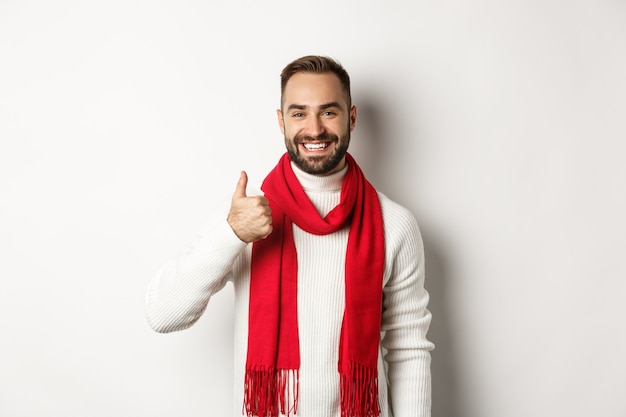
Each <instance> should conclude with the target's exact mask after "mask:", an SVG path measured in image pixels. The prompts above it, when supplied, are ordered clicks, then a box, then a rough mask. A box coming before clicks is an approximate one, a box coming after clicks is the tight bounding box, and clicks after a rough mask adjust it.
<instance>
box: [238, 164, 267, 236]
mask: <svg viewBox="0 0 626 417" xmlns="http://www.w3.org/2000/svg"><path fill="white" fill-rule="evenodd" d="M247 186H248V175H247V174H246V172H245V171H241V176H240V177H239V181H238V182H237V187H235V193H234V194H233V199H232V201H231V203H230V212H229V213H228V224H230V227H231V228H232V229H233V231H234V232H235V234H236V235H237V237H238V238H239V239H241V240H242V241H243V242H246V243H251V242H256V241H257V240H261V239H265V238H266V237H268V236H269V235H270V233H272V216H271V213H272V210H271V209H270V205H269V202H268V201H267V198H265V197H263V196H260V195H257V196H252V197H248V196H247V195H246V187H247Z"/></svg>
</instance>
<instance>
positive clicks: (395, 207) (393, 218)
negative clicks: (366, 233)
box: [378, 191, 417, 225]
mask: <svg viewBox="0 0 626 417" xmlns="http://www.w3.org/2000/svg"><path fill="white" fill-rule="evenodd" d="M378 199H379V200H380V207H381V209H382V213H383V221H384V222H385V223H388V222H394V223H401V224H404V225H408V224H415V225H417V220H416V218H415V216H414V215H413V213H412V212H411V211H410V210H409V209H408V208H406V207H404V206H403V205H401V204H400V203H397V202H395V201H394V200H392V199H390V198H389V197H387V196H386V195H385V194H383V193H381V192H380V191H378Z"/></svg>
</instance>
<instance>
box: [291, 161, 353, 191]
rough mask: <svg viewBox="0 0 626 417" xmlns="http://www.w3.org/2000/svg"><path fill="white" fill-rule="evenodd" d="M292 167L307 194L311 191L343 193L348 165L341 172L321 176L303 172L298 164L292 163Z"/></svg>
mask: <svg viewBox="0 0 626 417" xmlns="http://www.w3.org/2000/svg"><path fill="white" fill-rule="evenodd" d="M291 167H292V168H293V172H294V174H296V178H298V181H300V184H301V185H302V188H303V189H304V191H306V192H310V191H313V192H315V191H318V192H319V191H322V192H337V191H341V186H342V185H343V180H344V178H345V177H346V173H347V172H348V164H347V163H346V166H344V167H343V169H341V171H337V172H335V173H334V174H331V175H326V176H321V175H313V174H309V173H306V172H304V171H302V170H301V169H300V168H298V166H297V165H296V164H294V163H293V162H291Z"/></svg>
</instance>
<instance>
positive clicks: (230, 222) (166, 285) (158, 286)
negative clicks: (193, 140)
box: [145, 172, 272, 333]
mask: <svg viewBox="0 0 626 417" xmlns="http://www.w3.org/2000/svg"><path fill="white" fill-rule="evenodd" d="M247 184H248V177H247V175H246V173H245V172H242V173H241V176H240V177H239V181H238V183H237V186H236V188H235V192H234V193H233V197H232V200H231V206H230V210H229V212H228V215H227V216H226V214H225V213H224V215H221V216H217V217H216V218H215V219H213V220H212V221H211V222H209V223H208V224H207V226H205V228H204V229H203V231H202V232H201V233H200V234H199V236H198V237H197V238H196V240H195V241H194V243H193V244H192V245H190V246H189V247H188V248H187V250H185V252H184V253H183V254H182V255H181V256H180V257H179V258H178V259H175V260H172V261H170V262H168V263H167V264H165V265H164V266H163V267H162V268H161V269H160V270H159V272H158V273H157V274H156V276H155V277H154V278H153V279H152V281H151V282H150V285H149V287H148V291H147V294H146V305H145V310H146V318H147V320H148V323H149V324H150V326H151V327H152V328H153V329H154V330H155V331H157V332H160V333H168V332H173V331H177V330H183V329H186V328H188V327H190V326H192V325H193V324H194V323H195V322H196V321H198V319H199V318H200V316H201V315H202V313H204V311H205V309H206V306H207V303H208V302H209V299H210V298H211V296H212V295H213V294H215V293H216V292H217V291H219V290H220V289H222V288H223V287H224V285H226V282H227V281H228V279H229V277H230V272H231V270H232V267H233V264H234V263H235V260H236V259H237V257H239V256H240V255H241V254H242V252H243V250H244V249H245V247H246V246H247V244H248V243H250V242H253V241H255V240H259V239H263V238H265V237H266V236H267V235H269V233H270V232H271V230H272V226H271V223H272V220H271V216H270V213H271V210H270V208H269V205H268V202H267V199H265V197H263V196H252V197H248V196H247V195H246V187H247Z"/></svg>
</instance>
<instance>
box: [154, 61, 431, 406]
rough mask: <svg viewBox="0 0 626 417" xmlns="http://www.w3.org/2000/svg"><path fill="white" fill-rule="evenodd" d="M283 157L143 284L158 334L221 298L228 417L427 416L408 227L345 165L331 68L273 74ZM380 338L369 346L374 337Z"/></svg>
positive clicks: (417, 280) (343, 125)
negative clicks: (230, 395)
mask: <svg viewBox="0 0 626 417" xmlns="http://www.w3.org/2000/svg"><path fill="white" fill-rule="evenodd" d="M281 92H282V95H281V107H280V109H279V110H277V114H278V124H279V126H280V129H281V132H282V133H283V135H284V137H285V145H286V147H287V153H286V154H285V155H284V156H283V157H282V158H281V159H280V161H279V163H278V165H277V166H276V168H274V169H273V170H272V172H270V174H269V175H268V176H267V178H266V179H265V181H264V183H263V186H262V188H263V192H264V196H259V195H257V196H248V195H247V190H246V188H247V182H248V178H247V175H246V173H245V172H242V173H241V176H240V178H239V182H238V183H237V185H236V187H235V192H234V194H233V197H232V201H231V205H230V210H229V212H228V213H223V214H222V215H221V216H217V217H216V218H215V220H214V221H213V222H212V223H211V224H210V225H209V226H208V227H207V229H206V230H205V231H204V232H203V233H201V235H200V237H199V239H198V240H197V241H196V243H195V244H194V245H192V248H191V250H190V251H189V252H188V253H187V254H185V255H184V256H183V257H181V258H180V259H178V260H175V261H171V262H169V263H168V264H166V265H165V266H164V267H163V268H162V269H161V270H160V271H159V273H158V274H157V275H156V276H155V278H154V279H153V280H152V282H151V284H150V287H149V289H148V294H147V299H146V314H147V318H148V321H149V323H150V325H151V326H152V328H153V329H154V330H156V331H158V332H171V331H176V330H181V329H185V328H187V327H189V326H191V325H192V324H193V323H195V322H196V321H197V320H198V318H199V317H200V316H201V315H202V313H203V312H204V310H205V307H206V305H207V303H208V301H209V298H210V297H211V296H212V295H213V294H214V293H215V292H217V291H218V290H220V289H221V288H222V287H224V285H225V284H226V283H227V282H228V281H231V282H232V283H233V285H234V288H235V304H236V305H235V311H236V317H235V344H234V346H235V373H236V374H235V385H236V387H238V388H237V389H236V391H235V406H234V415H241V414H242V413H243V414H245V415H248V416H260V417H265V416H277V415H296V416H300V417H339V416H341V417H374V416H383V417H390V416H392V415H393V416H395V417H404V416H407V417H409V416H410V417H418V416H420V417H425V416H430V402H431V399H430V396H431V393H430V350H432V348H433V345H432V343H430V342H429V341H428V340H427V339H426V333H427V331H428V327H429V324H430V318H431V316H430V313H429V312H428V310H427V309H426V307H427V303H428V293H427V292H426V290H425V289H424V256H423V246H422V240H421V237H420V234H419V230H418V227H417V223H416V221H415V218H414V217H413V216H412V215H411V214H410V213H409V212H408V211H407V210H406V209H404V208H403V207H401V206H399V205H398V204H396V203H394V202H392V201H390V200H389V199H388V198H386V197H385V196H384V195H382V194H380V193H378V192H377V191H376V190H375V189H374V188H373V187H372V186H371V184H370V183H369V182H368V181H367V180H366V179H365V177H364V175H363V173H362V172H361V170H360V169H359V167H358V165H357V163H356V161H354V159H353V158H352V157H351V156H350V154H348V153H347V149H348V145H349V142H350V133H351V132H352V131H353V129H354V127H355V125H356V118H357V109H356V107H355V106H353V105H352V103H351V95H350V79H349V76H348V74H347V72H346V71H345V69H344V68H343V67H342V66H341V65H340V64H339V63H337V62H336V61H334V60H332V59H329V58H326V57H319V56H306V57H303V58H300V59H298V60H296V61H294V62H292V63H290V64H289V65H287V66H286V67H285V69H284V70H283V72H282V74H281ZM381 335H382V337H381Z"/></svg>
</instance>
